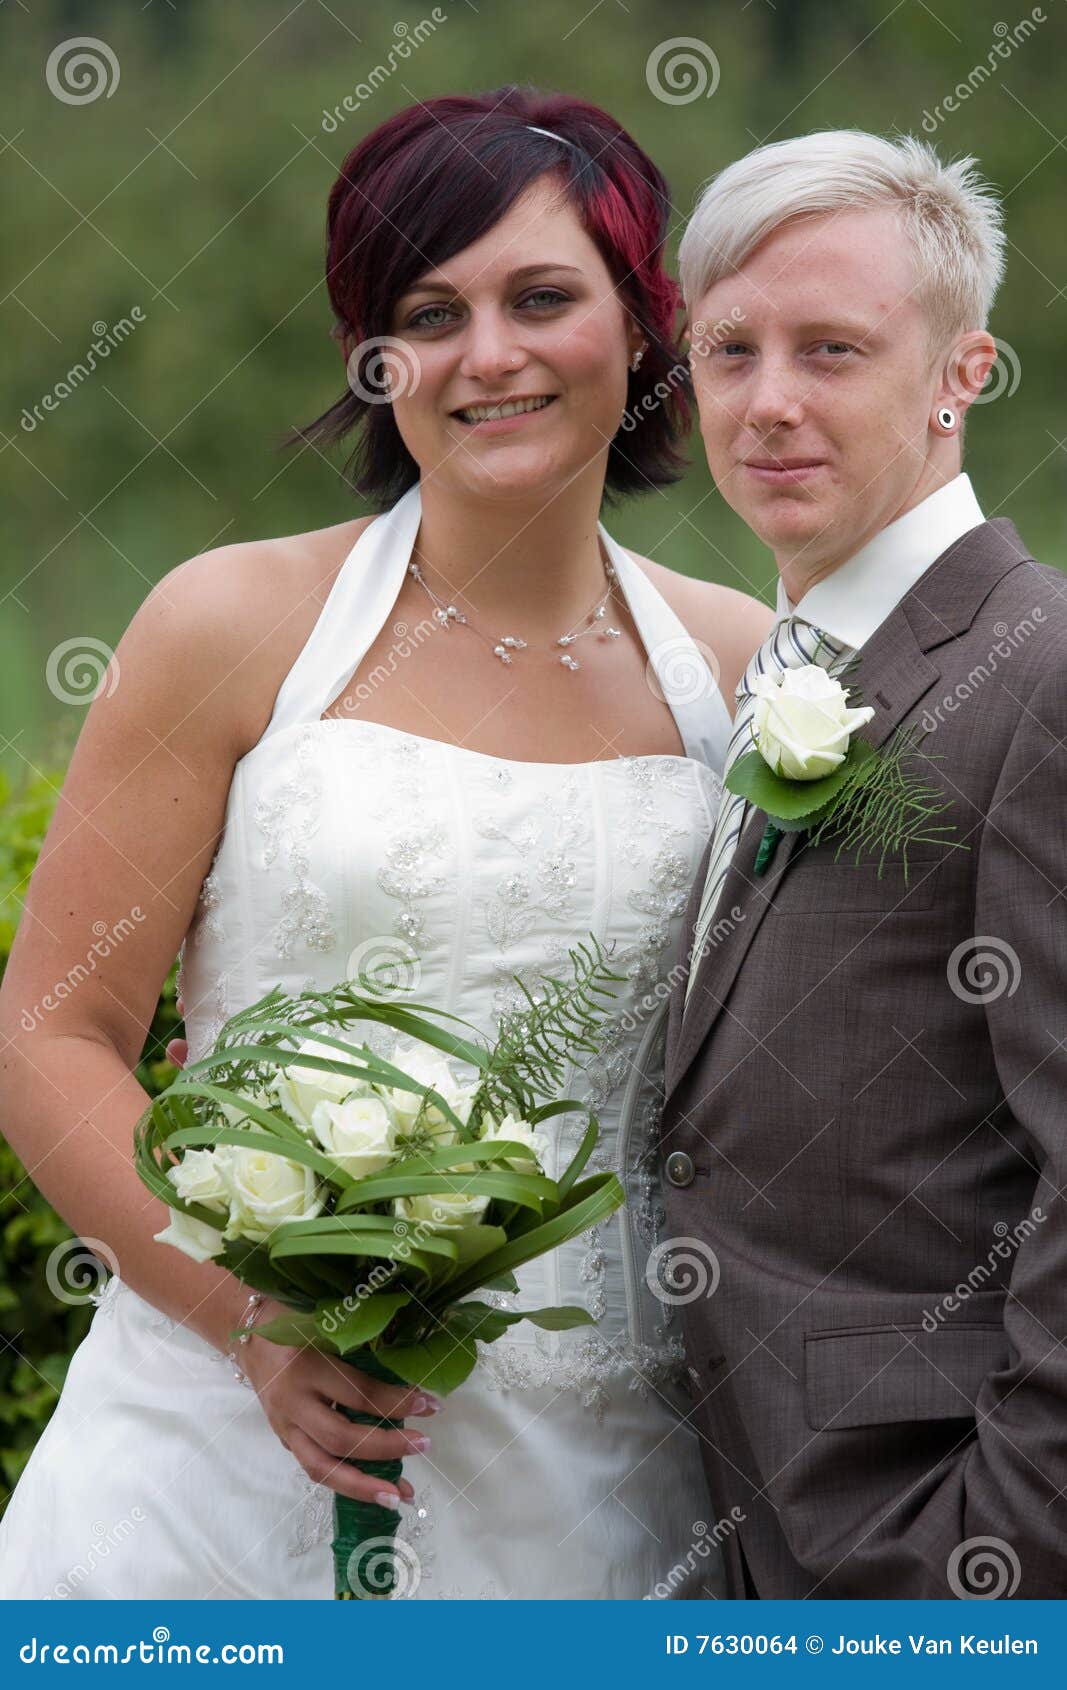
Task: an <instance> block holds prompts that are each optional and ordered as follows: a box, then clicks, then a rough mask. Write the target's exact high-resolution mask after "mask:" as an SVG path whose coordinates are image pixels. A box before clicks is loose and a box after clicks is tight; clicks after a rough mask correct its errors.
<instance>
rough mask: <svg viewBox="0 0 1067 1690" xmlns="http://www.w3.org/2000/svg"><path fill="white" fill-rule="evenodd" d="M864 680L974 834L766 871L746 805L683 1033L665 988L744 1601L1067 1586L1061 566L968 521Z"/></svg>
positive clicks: (709, 1396)
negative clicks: (761, 869)
mask: <svg viewBox="0 0 1067 1690" xmlns="http://www.w3.org/2000/svg"><path fill="white" fill-rule="evenodd" d="M849 684H850V685H853V686H854V687H856V688H858V689H860V691H861V694H862V702H863V703H864V704H870V705H873V706H874V707H875V711H876V714H875V716H874V718H873V720H872V721H871V722H870V723H868V724H867V726H866V727H865V728H864V729H862V730H861V731H862V732H863V733H864V734H865V736H866V737H867V738H868V739H870V740H871V741H872V743H874V744H875V745H881V744H883V743H884V742H885V741H886V739H887V738H888V737H889V735H890V734H891V732H892V730H893V729H894V728H895V727H897V726H898V725H899V724H902V723H905V722H919V723H921V724H922V725H924V726H925V727H926V728H927V729H929V730H930V731H929V735H928V737H927V738H926V740H925V741H924V743H923V747H922V752H921V755H922V756H923V757H924V758H926V759H929V760H928V761H925V762H924V765H923V770H924V773H925V774H926V775H927V777H928V778H930V779H931V780H933V781H935V782H936V783H937V784H938V786H939V787H940V788H941V789H942V790H943V794H944V796H945V797H946V798H948V799H949V800H951V809H949V810H947V811H945V813H944V814H943V815H941V816H938V817H937V818H936V821H937V822H938V823H941V824H944V823H948V824H951V825H952V826H954V828H955V830H956V831H955V833H954V834H953V835H952V836H951V837H952V838H953V839H954V840H955V841H956V844H957V847H959V846H962V845H965V846H966V847H967V849H960V848H952V847H950V846H948V845H929V844H925V845H921V846H915V847H912V848H911V849H910V851H909V865H910V867H909V882H908V884H907V885H905V881H904V876H903V873H902V870H901V867H900V863H899V860H896V861H890V860H888V859H887V862H886V867H885V872H884V875H883V877H882V878H881V879H880V878H879V876H878V867H877V861H876V859H875V858H872V857H865V858H864V859H862V860H861V862H860V864H859V866H855V864H854V862H853V860H852V859H848V858H845V857H842V858H841V859H840V860H839V861H837V862H835V861H834V855H835V849H836V846H835V845H834V844H833V843H832V842H830V841H824V842H823V843H822V844H820V845H817V846H809V845H806V844H805V843H804V841H803V838H802V836H801V835H798V834H789V835H786V836H785V838H784V839H782V840H781V841H780V842H779V845H778V849H777V852H776V855H775V857H774V859H773V861H772V864H771V867H770V869H769V870H768V872H767V873H766V874H765V875H764V876H762V877H761V878H755V877H754V875H753V872H752V871H753V865H754V860H755V854H756V848H757V845H758V842H759V839H760V835H761V833H762V831H763V827H764V824H765V820H766V818H765V817H764V816H763V815H762V813H759V812H757V813H754V814H752V815H750V818H749V821H748V825H747V826H746V828H745V830H744V832H743V834H742V837H741V839H740V841H739V844H738V849H737V852H736V854H735V857H734V861H733V863H732V864H731V867H730V870H729V873H728V876H727V879H726V882H725V885H724V888H723V892H722V896H721V899H720V902H719V905H718V907H717V916H718V920H717V923H716V927H715V929H714V932H713V940H714V942H713V945H712V948H711V951H710V954H709V955H708V956H706V958H705V959H704V961H703V962H702V964H701V967H700V971H699V974H698V976H697V980H696V982H695V985H694V988H693V998H692V1001H691V1002H690V1005H689V1008H688V1010H687V1011H686V1015H685V1020H684V1025H683V1023H682V1016H681V1011H682V1000H683V996H684V991H685V982H684V980H682V981H681V982H680V983H679V984H678V985H677V986H676V988H675V990H674V993H673V995H672V1000H671V1006H670V1015H669V1024H668V1035H667V1051H666V1080H665V1086H666V1101H665V1109H664V1115H663V1127H662V1133H663V1138H662V1148H663V1152H664V1155H665V1156H666V1157H667V1158H668V1164H667V1171H668V1178H667V1180H666V1181H665V1191H666V1202H667V1217H668V1218H667V1225H666V1227H665V1228H664V1229H663V1235H664V1237H671V1238H678V1239H682V1238H684V1239H688V1240H693V1239H696V1240H697V1241H698V1242H699V1245H700V1247H701V1248H702V1249H703V1250H704V1251H705V1252H707V1251H711V1252H714V1257H715V1261H716V1266H717V1270H718V1271H717V1283H715V1279H716V1275H712V1276H711V1281H710V1283H711V1284H712V1285H713V1286H714V1289H713V1292H712V1294H711V1295H704V1294H701V1295H700V1296H699V1297H697V1298H695V1299H694V1300H692V1301H688V1302H686V1303H685V1305H684V1307H683V1319H684V1321H685V1327H686V1339H687V1348H688V1354H689V1362H690V1377H691V1379H692V1382H693V1395H694V1406H693V1410H692V1415H693V1422H694V1424H695V1425H696V1426H697V1428H698V1430H699V1431H700V1432H701V1434H702V1447H703V1450H704V1456H705V1465H706V1469H707V1475H708V1481H709V1486H710V1489H711V1492H712V1496H713V1498H714V1501H715V1504H716V1513H717V1514H718V1515H719V1516H725V1515H728V1514H729V1512H730V1510H731V1509H732V1508H736V1509H739V1510H740V1511H741V1515H742V1519H741V1524H740V1526H739V1528H738V1532H737V1534H736V1535H735V1536H733V1537H730V1538H727V1540H726V1543H725V1551H726V1556H727V1563H728V1569H729V1579H730V1587H731V1593H732V1594H733V1595H735V1596H744V1595H745V1594H746V1588H745V1583H744V1578H743V1563H742V1552H743V1556H744V1559H745V1560H746V1561H747V1565H748V1568H749V1569H750V1573H751V1578H752V1581H753V1584H754V1586H755V1592H756V1594H758V1595H759V1596H760V1597H761V1598H769V1597H807V1596H817V1597H870V1596H878V1597H952V1596H958V1595H959V1594H960V1588H959V1587H960V1585H961V1584H962V1585H963V1587H964V1588H965V1589H973V1588H974V1585H975V1584H976V1583H979V1584H980V1583H981V1580H982V1578H983V1576H985V1575H984V1573H983V1568H982V1558H983V1555H984V1554H987V1555H988V1558H989V1559H988V1565H987V1567H986V1569H985V1572H986V1573H988V1571H989V1567H990V1566H995V1567H996V1568H997V1578H998V1579H1001V1580H1002V1588H1003V1594H1004V1595H1009V1594H1012V1595H1015V1596H1016V1597H1020V1598H1021V1597H1063V1596H1067V1500H1065V1495H1064V1492H1065V1489H1067V1342H1065V1340H1067V1224H1065V1221H1067V1216H1065V1209H1064V1198H1063V1196H1062V1195H1061V1193H1062V1191H1063V1189H1064V1187H1067V1026H1065V1018H1064V1002H1065V993H1067V867H1065V853H1064V834H1065V828H1067V580H1065V579H1064V576H1063V575H1062V574H1060V573H1059V571H1057V570H1054V569H1050V568H1047V567H1046V566H1044V565H1040V564H1036V563H1035V562H1034V561H1033V559H1031V558H1030V557H1029V556H1028V553H1027V550H1026V547H1025V546H1024V545H1023V543H1022V540H1021V539H1020V537H1019V535H1018V533H1017V531H1016V529H1015V528H1014V526H1013V525H1012V524H1011V523H1010V522H1009V521H1007V520H1006V519H1003V518H998V519H996V520H994V521H991V522H985V523H983V524H981V525H980V526H979V527H977V528H975V529H972V530H971V532H970V533H968V534H966V535H964V536H963V537H962V539H960V540H958V541H957V542H956V543H955V544H954V545H952V546H951V547H950V548H949V549H948V550H947V551H946V552H944V553H943V554H942V555H941V556H940V557H939V558H938V559H937V561H936V562H935V563H934V564H933V565H932V566H931V567H930V569H929V570H928V571H927V572H926V573H925V574H924V575H923V576H922V578H921V579H920V580H919V581H918V583H917V584H916V585H915V586H914V587H913V588H912V589H911V590H910V591H909V592H908V593H907V595H906V596H905V597H904V598H903V599H902V600H901V602H900V604H899V605H898V606H897V607H896V609H895V610H894V611H893V612H892V613H891V614H890V615H889V616H888V617H887V618H886V620H885V621H884V622H883V623H882V624H881V626H880V627H879V628H878V629H877V630H876V631H875V633H874V634H873V635H872V636H871V638H870V639H869V640H868V641H867V643H866V645H865V646H864V647H863V649H862V652H861V654H860V661H859V664H858V666H857V668H856V670H855V672H854V674H853V675H852V676H850V677H849ZM853 702H856V700H855V698H854V699H853ZM706 861H707V854H705V859H704V864H702V865H701V868H700V871H699V873H698V875H697V879H696V882H695V883H694V887H693V894H692V897H691V899H690V903H689V909H688V912H687V916H686V929H685V932H686V939H685V944H686V948H687V950H688V949H689V948H691V944H692V931H693V923H694V919H695V916H696V911H697V906H698V903H699V898H700V890H701V886H702V883H703V876H704V866H705V864H706ZM979 956H981V957H984V958H985V961H984V962H979V961H978V960H977V959H978V958H979ZM679 973H681V970H680V969H679ZM678 1151H681V1152H684V1153H685V1155H684V1156H683V1157H682V1158H680V1159H679V1158H678V1157H674V1158H673V1160H671V1159H670V1158H671V1153H672V1152H678ZM686 1157H688V1159H689V1161H688V1163H687V1162H686V1159H685V1158H686ZM672 1168H673V1170H674V1174H675V1177H676V1178H679V1177H680V1178H681V1180H682V1181H683V1183H680V1184H679V1183H674V1184H672V1183H671V1182H670V1173H671V1169H672ZM736 1517H737V1516H735V1518H736ZM979 1538H995V1539H996V1540H997V1544H996V1545H994V1546H992V1547H988V1546H987V1548H986V1549H985V1550H984V1549H983V1546H981V1545H975V1544H974V1543H973V1542H972V1540H974V1539H979ZM738 1539H739V1540H740V1543H739V1542H738ZM1001 1568H1003V1572H1001V1571H1000V1569H1001ZM968 1581H970V1582H968ZM1009 1587H1010V1588H1009Z"/></svg>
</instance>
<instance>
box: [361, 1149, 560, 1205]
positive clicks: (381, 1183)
mask: <svg viewBox="0 0 1067 1690" xmlns="http://www.w3.org/2000/svg"><path fill="white" fill-rule="evenodd" d="M411 1165H412V1166H415V1165H417V1164H416V1163H415V1162H414V1159H413V1161H412V1164H411ZM408 1166H409V1164H408V1163H407V1162H398V1163H397V1164H396V1166H395V1167H393V1168H390V1169H389V1170H388V1171H387V1172H384V1173H380V1174H368V1176H367V1178H366V1179H361V1180H357V1181H356V1182H355V1184H354V1185H353V1186H352V1187H351V1189H350V1190H348V1191H346V1192H345V1193H344V1195H343V1196H342V1197H341V1198H340V1199H339V1201H338V1204H337V1209H338V1213H341V1212H342V1211H344V1212H345V1213H348V1212H349V1211H350V1210H352V1209H354V1208H355V1207H356V1206H357V1205H359V1204H362V1203H380V1202H382V1201H383V1200H384V1199H386V1198H393V1197H434V1196H437V1195H438V1194H439V1193H440V1192H447V1193H448V1195H449V1196H450V1197H472V1196H473V1197H499V1198H500V1199H501V1200H502V1201H503V1202H505V1203H521V1204H522V1205H523V1206H524V1207H525V1208H529V1209H536V1210H537V1211H538V1213H540V1209H541V1205H542V1203H543V1202H544V1201H545V1200H546V1199H549V1200H551V1199H552V1198H553V1197H554V1196H555V1194H556V1187H555V1182H554V1181H553V1180H550V1179H546V1178H545V1176H544V1175H543V1174H517V1173H512V1172H511V1171H510V1170H505V1169H503V1168H492V1169H488V1170H487V1171H486V1172H484V1173H478V1174H440V1173H434V1174H422V1173H407V1172H405V1169H406V1168H407V1167H408Z"/></svg>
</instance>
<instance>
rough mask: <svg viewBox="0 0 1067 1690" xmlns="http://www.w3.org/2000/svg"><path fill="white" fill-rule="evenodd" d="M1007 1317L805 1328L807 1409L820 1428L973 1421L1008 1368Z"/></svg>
mask: <svg viewBox="0 0 1067 1690" xmlns="http://www.w3.org/2000/svg"><path fill="white" fill-rule="evenodd" d="M1008 1360H1009V1346H1008V1339H1007V1336H1006V1334H1005V1332H1004V1328H1003V1326H1002V1325H1001V1324H1000V1323H999V1322H988V1323H979V1322H971V1323H970V1324H967V1323H963V1322H961V1323H959V1324H957V1325H954V1326H942V1327H939V1328H938V1329H937V1331H935V1332H928V1331H927V1330H926V1328H925V1327H923V1326H922V1325H920V1324H911V1325H905V1324H903V1323H898V1324H890V1325H885V1326H868V1327H863V1328H855V1327H853V1328H837V1329H828V1330H823V1331H821V1332H805V1334H804V1415H805V1419H806V1420H807V1423H808V1425H809V1426H810V1427H811V1428H812V1429H813V1431H817V1432H822V1431H830V1432H836V1431H843V1430H844V1429H845V1428H847V1427H850V1426H877V1425H886V1424H889V1423H891V1422H893V1421H907V1420H941V1419H955V1418H960V1419H973V1418H974V1414H975V1407H974V1405H975V1402H976V1400H977V1397H978V1393H979V1391H980V1389H981V1387H982V1384H983V1382H984V1380H985V1379H986V1378H987V1376H988V1375H989V1374H990V1373H995V1372H996V1371H997V1370H998V1369H999V1368H1002V1367H1005V1366H1007V1363H1008Z"/></svg>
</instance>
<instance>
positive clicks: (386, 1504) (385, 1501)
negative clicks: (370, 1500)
mask: <svg viewBox="0 0 1067 1690" xmlns="http://www.w3.org/2000/svg"><path fill="white" fill-rule="evenodd" d="M374 1500H375V1502H376V1503H377V1504H378V1506H379V1507H380V1508H395V1510H396V1512H397V1513H398V1514H399V1512H400V1498H399V1497H398V1496H397V1494H396V1492H395V1491H391V1490H380V1491H376V1492H375V1495H374Z"/></svg>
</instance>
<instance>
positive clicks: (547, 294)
mask: <svg viewBox="0 0 1067 1690" xmlns="http://www.w3.org/2000/svg"><path fill="white" fill-rule="evenodd" d="M535 299H541V300H547V301H548V303H549V305H566V304H567V295H566V294H565V293H560V292H559V290H558V289H557V288H535V289H534V290H533V292H532V293H528V294H527V295H526V297H525V298H524V299H523V301H522V303H523V304H524V305H530V304H531V303H532V302H533V301H534V300H535Z"/></svg>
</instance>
